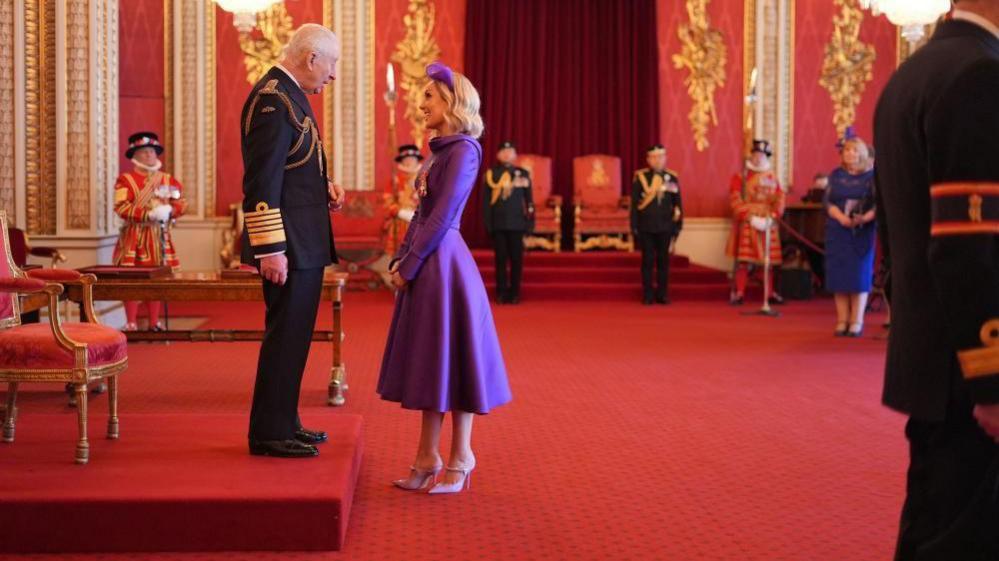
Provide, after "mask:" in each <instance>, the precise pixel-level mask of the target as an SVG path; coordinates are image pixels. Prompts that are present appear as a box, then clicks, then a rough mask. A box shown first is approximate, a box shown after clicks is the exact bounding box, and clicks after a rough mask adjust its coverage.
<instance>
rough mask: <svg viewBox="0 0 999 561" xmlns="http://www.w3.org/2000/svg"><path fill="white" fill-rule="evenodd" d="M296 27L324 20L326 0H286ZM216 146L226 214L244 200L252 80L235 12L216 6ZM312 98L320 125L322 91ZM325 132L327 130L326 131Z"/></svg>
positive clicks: (220, 210) (219, 201)
mask: <svg viewBox="0 0 999 561" xmlns="http://www.w3.org/2000/svg"><path fill="white" fill-rule="evenodd" d="M285 6H286V7H287V8H288V13H289V14H290V15H291V19H292V22H293V23H294V26H295V27H298V26H300V25H302V24H303V23H318V24H322V23H323V0H295V1H294V2H285ZM215 33H216V39H215V44H216V60H217V66H216V73H215V77H216V94H215V95H216V97H215V99H216V107H217V109H216V123H217V127H216V133H215V134H216V150H217V157H216V162H217V165H218V167H217V169H216V174H217V180H216V203H215V213H216V214H217V215H226V214H228V213H229V205H230V204H232V203H236V202H239V201H241V200H243V157H242V154H241V153H240V146H239V116H240V112H241V111H242V109H243V103H244V102H245V101H246V96H247V95H249V93H250V89H252V87H253V86H252V84H250V83H249V82H247V80H246V66H245V65H244V64H243V52H242V51H241V50H240V48H239V33H238V32H237V31H236V28H235V27H233V25H232V14H230V13H228V12H226V11H224V10H222V9H221V8H218V7H216V9H215ZM309 101H310V102H311V103H312V110H313V111H314V112H315V113H316V118H317V119H318V120H319V123H320V125H322V123H323V108H322V104H323V103H322V95H311V96H309ZM323 132H325V131H323Z"/></svg>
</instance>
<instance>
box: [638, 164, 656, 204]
mask: <svg viewBox="0 0 999 561" xmlns="http://www.w3.org/2000/svg"><path fill="white" fill-rule="evenodd" d="M656 177H658V176H656ZM638 180H639V181H641V182H642V202H640V203H638V210H645V208H646V207H648V206H649V205H650V204H652V201H653V200H654V199H655V198H656V195H657V194H658V193H657V192H656V191H657V189H656V188H655V187H656V186H653V185H649V180H648V179H646V178H645V174H644V173H642V174H639V176H638ZM660 181H661V180H660Z"/></svg>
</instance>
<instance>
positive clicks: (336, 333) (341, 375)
mask: <svg viewBox="0 0 999 561" xmlns="http://www.w3.org/2000/svg"><path fill="white" fill-rule="evenodd" d="M342 290H343V289H342V288H340V287H337V289H336V297H335V298H333V337H332V338H331V340H330V343H331V344H332V345H333V366H332V368H330V385H329V389H328V392H327V394H328V398H327V400H326V404H327V405H331V406H333V407H340V406H342V405H343V404H344V403H346V402H347V398H346V397H345V396H344V392H345V391H347V368H346V367H345V366H344V365H343V356H342V354H341V352H342V349H343V340H344V333H343V301H342V296H343V292H342Z"/></svg>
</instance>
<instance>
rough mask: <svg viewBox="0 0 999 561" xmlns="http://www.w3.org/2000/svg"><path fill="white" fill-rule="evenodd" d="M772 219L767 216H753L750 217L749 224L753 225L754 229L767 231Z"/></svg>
mask: <svg viewBox="0 0 999 561" xmlns="http://www.w3.org/2000/svg"><path fill="white" fill-rule="evenodd" d="M771 222H772V219H770V218H769V217H766V216H752V217H750V218H749V225H750V226H752V227H753V229H754V230H759V231H760V232H765V231H766V230H767V229H768V228H770V224H771Z"/></svg>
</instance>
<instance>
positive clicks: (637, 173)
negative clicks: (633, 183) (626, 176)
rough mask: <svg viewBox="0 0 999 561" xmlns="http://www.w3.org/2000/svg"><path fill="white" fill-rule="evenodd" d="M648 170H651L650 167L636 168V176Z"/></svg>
mask: <svg viewBox="0 0 999 561" xmlns="http://www.w3.org/2000/svg"><path fill="white" fill-rule="evenodd" d="M647 171H649V168H642V169H636V170H635V177H638V176H640V175H642V174H643V173H645V172H647Z"/></svg>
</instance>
